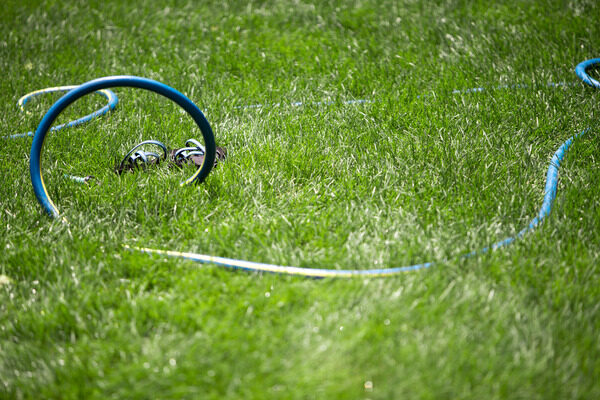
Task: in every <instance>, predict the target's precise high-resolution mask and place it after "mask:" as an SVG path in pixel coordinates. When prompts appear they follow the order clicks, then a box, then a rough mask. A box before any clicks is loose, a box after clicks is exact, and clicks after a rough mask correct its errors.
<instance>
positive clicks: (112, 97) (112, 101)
mask: <svg viewBox="0 0 600 400" xmlns="http://www.w3.org/2000/svg"><path fill="white" fill-rule="evenodd" d="M76 87H77V85H75V86H59V87H51V88H46V89H41V90H36V91H35V92H31V93H28V94H26V95H25V96H23V97H21V98H20V99H19V101H18V103H17V105H18V106H19V107H20V108H21V111H25V108H24V107H25V104H27V102H28V101H29V100H31V99H32V98H33V97H36V96H40V95H42V94H46V93H54V92H68V91H70V90H73V89H75V88H76ZM96 93H98V94H99V95H102V96H104V97H106V99H107V100H108V104H106V105H105V106H104V107H102V108H100V109H99V110H97V111H94V112H93V113H91V114H88V115H86V116H84V117H81V118H78V119H76V120H74V121H71V122H67V123H64V124H60V125H56V126H53V127H52V128H50V132H56V131H59V130H61V129H64V128H71V127H73V126H77V125H81V124H84V123H86V122H88V121H90V120H92V119H94V118H96V117H99V116H101V115H104V114H106V113H107V112H109V111H111V110H114V109H115V107H116V106H117V103H118V102H119V99H118V98H117V95H116V94H114V92H113V91H112V90H109V89H105V90H99V91H97V92H96ZM33 135H34V133H33V132H25V133H17V134H14V135H10V136H4V137H3V139H17V138H23V137H33Z"/></svg>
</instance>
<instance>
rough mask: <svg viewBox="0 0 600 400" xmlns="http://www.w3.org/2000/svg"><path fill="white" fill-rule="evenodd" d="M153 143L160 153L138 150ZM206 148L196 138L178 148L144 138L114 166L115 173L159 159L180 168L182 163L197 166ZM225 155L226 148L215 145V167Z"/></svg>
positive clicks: (155, 162)
mask: <svg viewBox="0 0 600 400" xmlns="http://www.w3.org/2000/svg"><path fill="white" fill-rule="evenodd" d="M147 145H154V146H157V147H159V148H160V149H161V150H162V157H161V154H160V153H156V152H153V151H144V150H138V149H139V148H140V147H142V146H147ZM205 153H206V150H205V148H204V146H203V145H202V144H200V142H198V141H197V140H196V139H188V140H186V141H185V147H182V148H179V149H173V150H171V151H169V150H167V146H165V145H164V144H163V143H161V142H159V141H158V140H145V141H143V142H141V143H139V144H137V145H135V146H134V147H133V148H132V149H131V150H129V152H128V153H127V155H126V156H125V157H124V158H123V160H121V162H120V163H119V164H118V165H117V166H116V167H115V172H116V173H117V175H121V174H122V173H123V172H129V171H131V172H133V171H135V170H137V169H139V168H142V169H144V168H146V166H149V165H158V164H160V162H161V161H167V160H168V161H169V162H170V164H171V165H174V166H176V167H178V168H182V167H183V166H184V165H191V164H194V165H196V166H197V167H198V168H200V167H201V166H202V163H203V162H204V154H205ZM226 157H227V149H225V148H224V147H219V146H217V156H216V158H215V165H214V166H215V167H216V166H217V164H218V162H219V161H223V160H225V158H226Z"/></svg>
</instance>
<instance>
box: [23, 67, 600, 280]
mask: <svg viewBox="0 0 600 400" xmlns="http://www.w3.org/2000/svg"><path fill="white" fill-rule="evenodd" d="M594 65H600V58H596V59H592V60H588V61H584V62H582V63H580V64H579V65H578V66H577V67H576V69H575V72H576V73H577V76H578V77H579V78H580V79H581V80H582V81H583V82H584V83H586V84H587V85H589V86H592V87H595V88H597V89H600V83H599V82H598V81H597V80H595V79H593V78H592V77H590V76H589V74H588V73H587V70H588V69H589V68H590V67H592V66H594ZM116 86H129V87H138V88H143V89H147V90H151V91H155V92H157V93H159V94H162V95H163V96H165V97H167V98H169V99H171V100H173V101H175V102H176V103H177V104H178V105H180V106H181V107H182V108H184V110H186V111H187V112H188V113H189V114H190V115H192V117H193V118H194V120H195V121H196V123H197V124H198V126H199V127H200V129H201V131H202V134H203V136H204V141H205V144H206V149H205V151H206V156H205V160H204V163H203V165H202V166H201V168H199V169H198V171H197V173H196V174H195V175H194V176H193V177H192V178H190V179H189V180H188V181H186V182H184V183H182V184H187V183H191V182H193V181H199V182H201V181H202V180H204V179H205V178H206V176H207V175H208V173H209V172H210V170H211V168H212V165H213V163H214V158H215V143H214V137H213V133H212V130H211V129H210V125H209V124H208V122H207V121H206V119H205V118H204V115H203V114H202V112H201V111H200V110H199V109H198V108H197V107H196V106H195V105H194V103H192V101H191V100H189V99H188V98H187V97H185V96H184V95H182V94H181V93H179V92H177V91H176V90H174V89H172V88H170V87H168V86H166V85H163V84H161V83H159V82H156V81H151V80H149V79H144V78H138V77H107V78H101V79H97V80H94V81H90V82H88V83H86V84H83V85H81V86H80V87H78V88H76V89H74V90H72V91H71V92H69V93H67V94H66V95H65V96H63V97H62V98H61V99H59V100H58V101H57V102H56V103H55V104H54V105H53V106H52V108H50V110H49V111H48V112H47V113H46V115H45V116H44V118H43V119H42V122H41V123H40V125H39V126H38V128H37V130H36V134H35V137H34V140H33V144H32V146H31V161H30V172H31V182H32V184H33V187H34V191H35V194H36V197H37V199H38V201H39V202H40V204H41V205H42V207H44V209H45V210H46V211H47V212H48V213H49V214H50V215H51V216H52V217H57V216H58V215H59V212H58V209H57V208H56V206H55V205H54V204H53V203H52V201H51V200H50V198H49V197H48V193H47V191H46V188H45V186H44V182H43V178H42V174H41V162H40V156H41V150H42V146H43V143H44V138H45V136H46V134H47V132H48V129H49V127H50V125H51V124H52V122H53V121H54V119H56V117H57V116H58V114H60V112H61V111H62V110H64V108H65V107H67V106H68V105H69V104H71V103H72V102H74V101H75V100H77V99H78V98H80V97H82V96H84V95H86V94H88V93H91V92H93V91H96V90H99V89H106V88H109V87H116ZM476 89H477V90H473V91H481V90H482V88H476ZM479 89H481V90H479ZM588 131H589V129H585V130H583V131H582V132H580V133H578V134H577V135H574V136H573V137H571V138H569V139H567V140H566V141H565V142H564V143H563V144H562V145H561V146H560V147H559V148H558V150H557V151H556V152H555V153H554V155H553V157H552V160H551V161H550V165H549V167H548V172H547V174H546V186H545V192H544V200H543V202H542V206H541V208H540V211H539V213H538V215H537V216H536V217H535V218H534V219H533V220H532V221H531V222H530V223H529V225H528V226H527V227H525V228H524V229H522V230H521V231H520V232H519V233H517V234H516V235H515V236H513V237H508V238H506V239H504V240H501V241H499V242H497V243H494V244H492V245H491V246H489V247H484V248H482V249H480V250H476V251H473V252H471V253H468V254H466V255H465V256H464V257H469V256H475V255H478V254H483V253H486V252H488V251H489V250H495V249H498V248H501V247H504V246H507V245H509V244H511V243H513V242H514V241H515V240H516V239H518V238H521V237H522V236H523V235H525V234H526V233H528V232H530V231H532V230H534V229H535V228H537V227H538V226H539V225H540V224H541V223H542V222H543V220H544V219H545V218H546V216H548V215H549V214H550V211H551V208H552V204H553V202H554V199H555V197H556V188H557V184H558V170H559V168H560V162H561V161H562V160H563V158H564V157H565V155H566V153H567V151H568V149H569V147H570V146H571V144H572V143H573V141H574V140H575V139H576V138H579V137H581V136H583V135H585V134H586V133H587V132H588ZM207 159H208V160H207ZM125 247H126V248H128V249H131V250H137V251H140V252H144V253H148V254H158V255H164V256H170V257H177V258H183V259H188V260H193V261H197V262H201V263H211V264H216V265H219V266H222V267H226V268H234V269H242V270H246V271H253V272H272V273H278V274H287V275H297V276H304V277H313V278H351V277H381V276H391V275H397V274H400V273H404V272H409V271H416V270H421V269H425V268H429V267H431V266H433V265H434V264H435V263H434V262H426V263H422V264H415V265H411V266H404V267H395V268H380V269H367V270H337V269H316V268H299V267H291V266H283V265H274V264H265V263H257V262H253V261H245V260H237V259H232V258H225V257H216V256H210V255H203V254H196V253H185V252H179V251H173V250H160V249H152V248H144V247H136V246H127V245H125Z"/></svg>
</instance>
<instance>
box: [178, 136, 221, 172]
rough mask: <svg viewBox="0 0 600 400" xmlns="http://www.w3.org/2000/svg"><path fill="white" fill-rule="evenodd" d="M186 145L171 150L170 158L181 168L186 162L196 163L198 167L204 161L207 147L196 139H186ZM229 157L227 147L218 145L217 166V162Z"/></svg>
mask: <svg viewBox="0 0 600 400" xmlns="http://www.w3.org/2000/svg"><path fill="white" fill-rule="evenodd" d="M185 146H186V147H182V148H180V149H173V150H171V151H170V152H169V160H171V162H172V163H173V164H174V165H175V166H177V167H179V168H181V167H183V165H184V164H195V165H196V166H197V167H198V168H200V167H201V166H202V163H203V162H204V153H205V152H206V151H205V148H204V146H202V145H201V144H200V142H198V141H197V140H196V139H188V140H186V141H185ZM226 157H227V149H226V148H224V147H219V146H217V156H216V158H215V165H214V166H215V167H216V166H217V162H218V161H219V160H220V161H223V160H225V158H226Z"/></svg>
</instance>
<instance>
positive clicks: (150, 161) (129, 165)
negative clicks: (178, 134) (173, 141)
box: [115, 140, 167, 175]
mask: <svg viewBox="0 0 600 400" xmlns="http://www.w3.org/2000/svg"><path fill="white" fill-rule="evenodd" d="M146 144H153V145H155V146H158V147H160V148H161V150H162V151H163V157H162V159H163V160H166V159H167V147H166V146H165V145H164V144H162V143H161V142H159V141H158V140H145V141H143V142H141V143H139V144H137V145H136V146H134V147H133V149H131V150H129V153H127V155H126V156H125V157H124V158H123V160H122V161H121V162H120V163H119V164H118V165H117V166H116V167H115V172H116V173H117V175H121V174H122V173H123V172H125V171H132V172H133V171H134V170H136V169H138V168H139V167H142V168H146V165H158V164H160V160H161V156H160V155H159V154H157V153H155V152H153V151H143V150H138V151H135V150H136V149H137V148H139V147H141V146H143V145H146ZM134 152H135V153H134Z"/></svg>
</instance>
